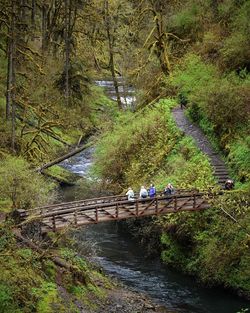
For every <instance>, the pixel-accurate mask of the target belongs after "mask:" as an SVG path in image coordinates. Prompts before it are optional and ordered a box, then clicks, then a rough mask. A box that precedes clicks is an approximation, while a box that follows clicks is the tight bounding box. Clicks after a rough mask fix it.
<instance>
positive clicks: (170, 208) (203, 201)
mask: <svg viewBox="0 0 250 313" xmlns="http://www.w3.org/2000/svg"><path fill="white" fill-rule="evenodd" d="M209 197H211V195H210V194H209V193H208V192H198V191H185V190H179V191H176V193H175V194H174V195H169V196H166V195H162V194H158V195H157V196H156V197H155V198H146V199H135V200H133V201H131V200H130V201H128V200H127V197H126V196H108V197H102V198H95V199H86V200H79V201H73V202H65V203H59V204H52V205H48V206H43V207H38V208H35V209H32V210H27V211H25V210H19V211H18V217H19V221H26V222H28V221H33V220H39V221H40V222H41V225H42V231H43V232H48V231H54V232H55V231H57V230H59V229H62V228H65V227H79V226H82V225H86V224H93V223H99V222H106V221H114V220H121V219H127V218H131V217H145V216H152V215H159V214H167V213H176V212H187V211H200V210H204V209H207V208H209V203H208V199H209Z"/></svg>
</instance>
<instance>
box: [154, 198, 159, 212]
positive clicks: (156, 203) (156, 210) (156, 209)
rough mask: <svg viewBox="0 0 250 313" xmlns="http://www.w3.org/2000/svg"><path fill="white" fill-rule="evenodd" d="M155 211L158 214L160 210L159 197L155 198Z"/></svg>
mask: <svg viewBox="0 0 250 313" xmlns="http://www.w3.org/2000/svg"><path fill="white" fill-rule="evenodd" d="M155 213H156V214H157V215H158V214H159V211H158V199H157V198H155Z"/></svg>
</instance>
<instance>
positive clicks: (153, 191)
mask: <svg viewBox="0 0 250 313" xmlns="http://www.w3.org/2000/svg"><path fill="white" fill-rule="evenodd" d="M148 193H149V197H150V198H154V197H155V196H156V188H155V186H154V185H153V184H151V185H150V187H149V191H148Z"/></svg>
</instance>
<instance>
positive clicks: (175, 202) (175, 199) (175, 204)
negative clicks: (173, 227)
mask: <svg viewBox="0 0 250 313" xmlns="http://www.w3.org/2000/svg"><path fill="white" fill-rule="evenodd" d="M174 210H175V211H177V196H174Z"/></svg>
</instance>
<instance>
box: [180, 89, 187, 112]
mask: <svg viewBox="0 0 250 313" xmlns="http://www.w3.org/2000/svg"><path fill="white" fill-rule="evenodd" d="M179 102H180V105H181V109H183V108H185V107H186V106H187V103H188V102H187V98H186V96H185V95H184V94H183V93H179Z"/></svg>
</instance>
